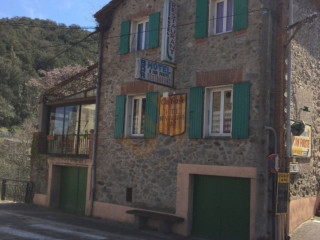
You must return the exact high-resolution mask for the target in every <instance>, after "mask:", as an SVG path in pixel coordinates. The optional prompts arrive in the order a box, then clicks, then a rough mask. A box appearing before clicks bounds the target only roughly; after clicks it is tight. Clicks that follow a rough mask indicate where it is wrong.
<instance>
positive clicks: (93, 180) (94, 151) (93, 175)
mask: <svg viewBox="0 0 320 240" xmlns="http://www.w3.org/2000/svg"><path fill="white" fill-rule="evenodd" d="M99 31H100V39H99V60H98V81H97V96H96V112H95V120H94V138H93V146H92V168H91V189H90V213H89V215H90V216H92V212H93V201H94V192H95V190H94V189H95V184H96V159H97V140H98V124H99V105H100V91H101V71H102V51H103V31H102V30H101V29H99Z"/></svg>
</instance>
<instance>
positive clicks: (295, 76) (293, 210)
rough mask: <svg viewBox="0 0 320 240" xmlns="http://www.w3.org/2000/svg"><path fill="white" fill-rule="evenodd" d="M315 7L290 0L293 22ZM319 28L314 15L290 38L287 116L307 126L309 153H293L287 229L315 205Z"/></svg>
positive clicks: (317, 5) (316, 8)
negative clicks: (294, 168)
mask: <svg viewBox="0 0 320 240" xmlns="http://www.w3.org/2000/svg"><path fill="white" fill-rule="evenodd" d="M319 9H320V3H319V1H318V2H317V1H305V2H300V1H293V19H294V22H298V21H300V20H303V19H305V18H306V17H308V16H312V15H313V14H315V13H317V12H318V13H319ZM319 32H320V22H319V17H318V19H315V20H313V21H312V22H310V23H308V24H305V25H304V26H302V27H301V29H300V30H299V31H298V32H297V34H296V35H295V37H294V39H293V40H292V100H291V113H292V118H291V119H292V120H302V121H303V122H304V123H305V124H306V125H307V126H309V127H310V129H311V149H310V150H311V154H310V156H309V157H301V156H297V157H296V159H295V160H296V162H297V163H298V164H299V167H300V171H299V172H297V173H292V174H291V184H290V215H291V216H290V219H291V221H290V229H291V230H292V229H294V228H296V227H297V226H298V225H299V224H301V223H302V222H303V221H306V220H307V219H309V218H310V217H311V216H312V215H314V213H315V211H316V210H317V209H319V197H317V196H318V195H319V166H320V165H319V93H320V89H319V79H320V47H319ZM305 107H307V109H306V108H305ZM306 110H307V111H306ZM293 155H295V154H293Z"/></svg>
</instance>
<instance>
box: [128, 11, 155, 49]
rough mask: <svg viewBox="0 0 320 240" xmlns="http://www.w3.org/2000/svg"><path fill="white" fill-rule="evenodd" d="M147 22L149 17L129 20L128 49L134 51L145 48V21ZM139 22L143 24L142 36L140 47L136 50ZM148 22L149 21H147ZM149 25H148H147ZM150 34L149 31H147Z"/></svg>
mask: <svg viewBox="0 0 320 240" xmlns="http://www.w3.org/2000/svg"><path fill="white" fill-rule="evenodd" d="M147 22H148V23H149V17H146V18H142V19H138V20H134V21H132V22H131V30H130V31H131V34H130V36H131V40H130V41H131V43H130V51H131V52H136V51H143V50H145V41H146V39H145V38H146V30H145V29H146V23H147ZM139 24H143V32H144V34H143V38H142V49H140V50H138V26H139ZM149 24H150V23H149ZM149 27H150V25H149ZM149 34H150V33H149Z"/></svg>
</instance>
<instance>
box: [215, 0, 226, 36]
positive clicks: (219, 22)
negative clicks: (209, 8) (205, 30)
mask: <svg viewBox="0 0 320 240" xmlns="http://www.w3.org/2000/svg"><path fill="white" fill-rule="evenodd" d="M223 5H224V4H223V2H219V3H217V19H216V33H222V32H223Z"/></svg>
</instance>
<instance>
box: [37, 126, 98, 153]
mask: <svg viewBox="0 0 320 240" xmlns="http://www.w3.org/2000/svg"><path fill="white" fill-rule="evenodd" d="M34 138H35V139H37V141H36V142H37V144H38V146H37V147H38V152H39V153H48V154H58V155H61V154H62V155H85V156H88V155H89V157H91V152H92V143H93V130H91V131H90V133H86V134H80V135H77V134H68V135H55V136H50V135H44V134H41V133H35V134H34Z"/></svg>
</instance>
